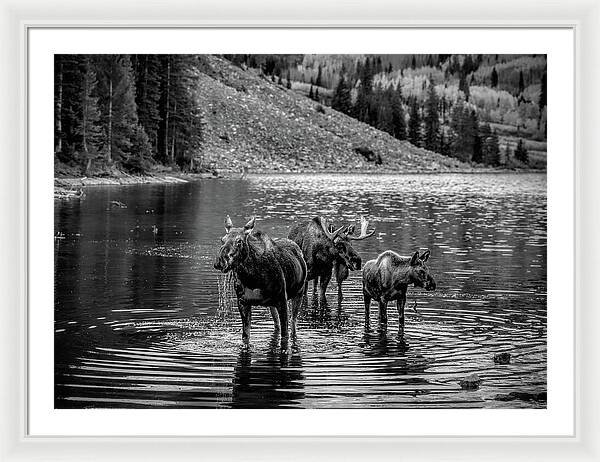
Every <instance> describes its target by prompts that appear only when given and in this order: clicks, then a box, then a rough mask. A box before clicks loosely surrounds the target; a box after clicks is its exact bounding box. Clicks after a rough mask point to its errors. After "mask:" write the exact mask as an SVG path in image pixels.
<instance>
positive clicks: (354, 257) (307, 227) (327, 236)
mask: <svg viewBox="0 0 600 462" xmlns="http://www.w3.org/2000/svg"><path fill="white" fill-rule="evenodd" d="M368 226H369V222H368V220H367V219H366V218H365V217H361V233H360V235H358V236H354V235H353V233H354V225H350V226H341V227H339V228H338V229H334V228H333V227H332V226H331V225H329V224H328V223H327V221H326V220H325V219H324V218H322V217H315V218H313V219H312V220H310V221H308V222H305V223H299V224H297V225H295V226H293V227H292V229H291V230H290V232H289V233H288V239H291V240H292V241H294V242H295V243H296V244H298V246H300V248H301V249H302V253H303V254H304V258H305V260H306V266H307V269H308V274H307V277H306V281H307V285H308V281H311V280H312V281H314V293H315V294H316V292H317V286H319V288H320V296H319V303H320V304H321V306H324V305H325V304H326V299H325V292H326V291H327V286H328V285H329V281H330V280H331V275H332V270H333V268H334V266H335V273H336V279H337V282H338V297H339V299H340V301H341V296H342V295H341V283H342V282H343V281H344V280H345V279H347V278H348V275H349V271H354V270H360V268H361V265H362V260H361V258H360V256H359V255H358V253H356V251H355V250H354V248H353V247H352V244H351V243H350V241H352V240H362V239H367V238H368V237H371V236H372V235H373V234H374V233H375V231H374V230H373V231H371V232H368V231H367V229H368ZM305 292H306V289H305Z"/></svg>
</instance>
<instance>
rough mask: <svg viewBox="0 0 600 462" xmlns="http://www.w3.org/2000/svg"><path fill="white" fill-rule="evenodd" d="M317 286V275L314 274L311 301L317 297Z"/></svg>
mask: <svg viewBox="0 0 600 462" xmlns="http://www.w3.org/2000/svg"><path fill="white" fill-rule="evenodd" d="M318 286H319V276H315V278H314V279H313V301H315V300H316V298H317V287H318Z"/></svg>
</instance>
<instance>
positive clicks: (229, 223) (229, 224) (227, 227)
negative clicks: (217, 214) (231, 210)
mask: <svg viewBox="0 0 600 462" xmlns="http://www.w3.org/2000/svg"><path fill="white" fill-rule="evenodd" d="M231 228H233V222H232V221H231V218H230V217H229V215H227V218H225V231H227V234H229V231H231Z"/></svg>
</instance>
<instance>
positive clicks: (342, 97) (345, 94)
mask: <svg viewBox="0 0 600 462" xmlns="http://www.w3.org/2000/svg"><path fill="white" fill-rule="evenodd" d="M331 107H332V108H333V109H335V110H336V111H340V112H343V113H344V114H350V112H351V111H352V98H351V96H350V88H348V85H347V84H346V79H345V78H344V76H343V75H341V76H340V80H339V81H338V84H337V86H336V87H335V90H334V92H333V99H332V100H331Z"/></svg>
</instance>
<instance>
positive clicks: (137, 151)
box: [54, 55, 547, 175]
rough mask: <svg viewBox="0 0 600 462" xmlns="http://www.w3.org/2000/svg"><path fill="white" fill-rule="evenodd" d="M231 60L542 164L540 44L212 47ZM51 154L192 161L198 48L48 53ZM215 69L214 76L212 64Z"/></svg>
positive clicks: (398, 120) (468, 155)
mask: <svg viewBox="0 0 600 462" xmlns="http://www.w3.org/2000/svg"><path fill="white" fill-rule="evenodd" d="M220 58H221V59H223V58H224V59H226V60H229V61H230V62H231V63H233V64H234V65H235V66H238V68H239V69H240V72H247V73H252V74H253V75H257V76H260V77H261V78H262V79H263V81H266V82H265V83H268V84H272V85H276V86H278V87H280V88H281V89H282V90H284V91H287V92H293V93H295V94H300V95H303V96H305V97H307V98H310V99H312V100H314V101H315V104H316V105H317V106H316V108H317V111H319V112H321V113H325V108H327V107H330V108H331V109H333V110H335V111H339V112H341V113H343V114H346V115H347V116H350V117H352V118H354V119H356V120H358V121H361V122H364V123H365V124H368V125H370V126H372V127H375V128H377V129H378V130H381V131H383V132H386V133H388V134H389V135H391V136H393V137H394V138H396V139H398V140H406V141H408V142H410V143H412V144H413V145H414V146H418V147H420V148H424V149H425V150H427V151H432V152H436V153H439V154H442V155H444V156H448V157H452V158H455V159H457V160H460V161H461V162H465V163H469V164H478V165H486V166H490V167H508V168H515V167H516V168H525V167H533V168H544V167H545V151H546V147H545V140H546V111H547V107H546V104H547V103H546V101H547V94H546V91H547V90H546V57H545V56H543V55H527V56H524V55H222V56H220ZM54 64H55V65H54V88H55V140H54V141H55V146H54V152H55V161H56V162H58V163H59V164H61V165H70V166H76V167H77V168H79V169H80V170H81V172H82V173H84V174H90V173H95V174H99V173H100V174H101V173H104V174H109V175H110V174H111V172H113V171H117V170H121V171H126V172H130V173H134V174H136V173H137V174H139V173H144V172H147V171H149V170H151V169H152V168H154V167H155V166H160V165H166V166H169V167H171V168H176V169H181V170H184V171H198V170H202V169H203V168H204V167H205V166H204V165H202V162H201V159H202V156H201V152H202V151H203V149H204V146H203V135H204V131H205V127H204V125H205V121H204V114H205V113H206V111H207V110H208V108H207V107H206V101H202V100H200V99H199V98H198V85H200V83H199V82H200V81H201V79H199V78H198V77H199V75H200V74H202V73H203V72H206V69H205V68H204V65H203V57H202V56H201V55H200V56H198V55H56V56H55V63H54ZM220 77H221V78H223V76H220Z"/></svg>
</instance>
